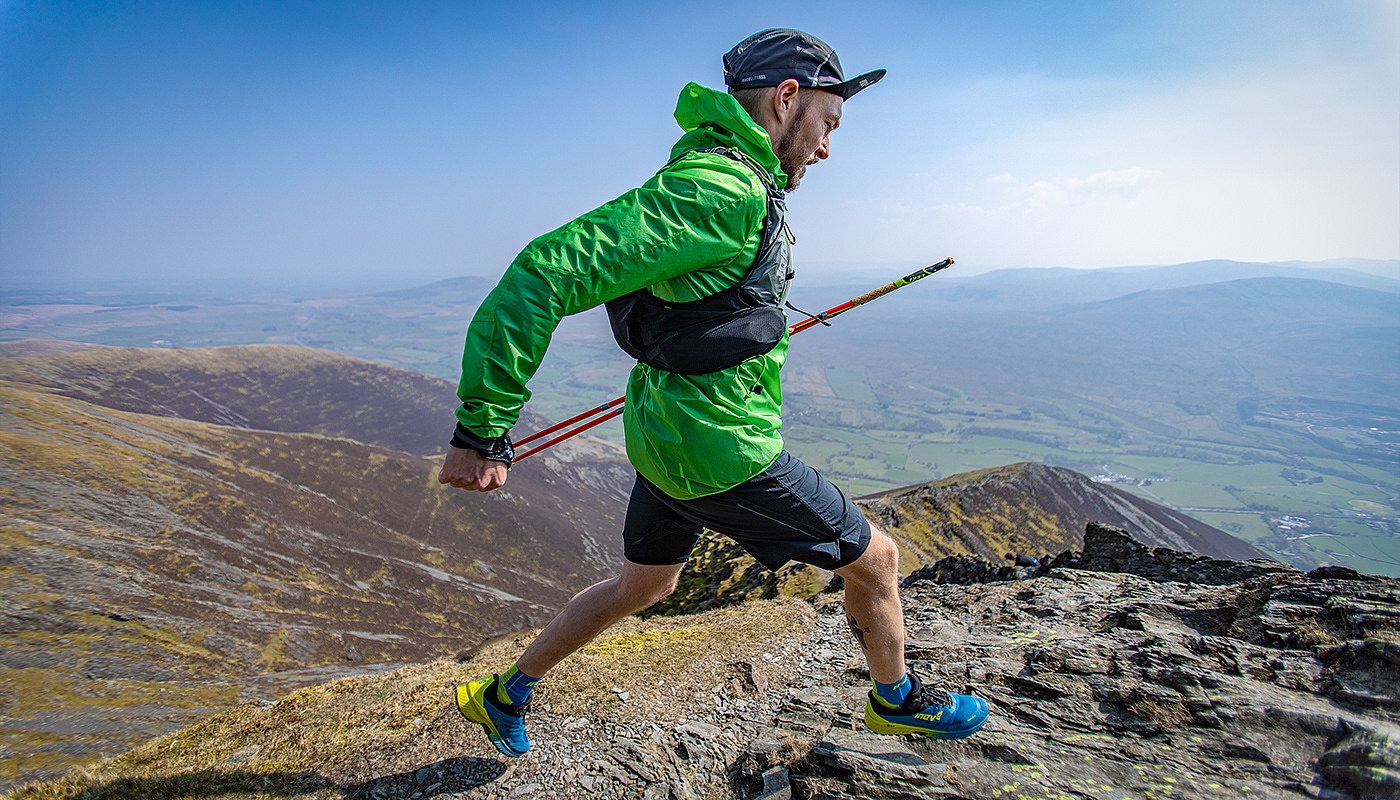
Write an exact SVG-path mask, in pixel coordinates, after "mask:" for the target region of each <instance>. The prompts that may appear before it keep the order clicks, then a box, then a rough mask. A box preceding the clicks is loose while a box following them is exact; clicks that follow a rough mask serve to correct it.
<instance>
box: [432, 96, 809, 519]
mask: <svg viewBox="0 0 1400 800" xmlns="http://www.w3.org/2000/svg"><path fill="white" fill-rule="evenodd" d="M676 121H677V122H678V123H680V126H681V128H682V129H684V130H685V134H684V135H682V136H681V138H680V140H679V141H677V142H676V144H675V146H674V147H673V148H672V150H671V158H672V159H675V158H676V157H678V156H681V155H682V154H684V153H687V152H689V151H692V150H697V149H702V148H709V147H716V146H723V147H737V148H740V149H742V150H743V151H744V152H746V153H748V154H749V155H750V156H752V157H753V158H754V159H755V160H756V161H757V162H758V163H759V164H761V165H762V166H763V167H765V168H766V169H768V170H769V171H770V172H772V173H773V174H774V175H775V176H776V178H777V180H778V185H779V186H785V185H786V184H787V175H786V174H784V173H783V171H782V168H781V166H780V165H779V163H778V158H777V156H775V155H774V154H773V148H772V145H771V143H770V142H769V140H768V134H767V132H766V131H765V130H764V129H763V128H762V127H760V126H759V125H758V124H757V123H755V122H754V121H753V120H752V119H751V118H750V117H749V115H748V113H747V112H745V111H744V109H743V108H742V107H741V106H740V105H739V104H738V102H737V101H735V100H734V98H733V97H730V96H729V95H728V94H725V93H723V92H718V91H715V90H713V89H707V88H705V87H703V86H700V85H698V84H694V83H691V84H688V85H687V86H686V87H685V88H684V89H683V90H681V95H680V100H679V102H678V103H677V105H676ZM766 211H767V204H766V198H765V191H764V187H763V184H762V182H761V181H760V180H759V178H758V177H757V176H756V175H754V173H753V172H752V171H751V170H750V169H748V168H747V167H745V166H743V165H742V164H740V163H738V162H736V161H734V160H733V159H730V158H727V157H725V156H724V155H722V154H718V153H692V154H690V155H688V156H686V157H684V158H681V159H680V160H679V161H678V162H676V163H675V164H672V165H671V166H669V167H667V168H665V169H663V170H662V171H660V172H658V173H657V174H656V175H654V176H653V177H652V178H651V180H649V181H647V182H646V183H645V184H643V185H642V186H640V187H638V188H637V189H633V190H632V191H630V192H627V193H626V194H624V195H622V196H621V197H619V198H617V199H616V200H613V201H611V202H609V203H606V204H604V205H603V206H600V207H599V208H597V209H594V210H593V211H590V212H588V213H587V214H584V215H583V216H581V217H579V218H578V219H576V220H574V221H573V222H570V223H568V224H567V225H564V226H563V227H561V228H558V229H557V230H553V231H550V232H549V233H546V234H544V235H543V236H540V237H539V238H537V239H535V240H534V241H533V242H531V243H530V244H529V245H528V246H526V248H525V249H524V250H523V251H521V253H520V255H518V256H516V258H515V260H514V261H513V262H511V265H510V267H509V268H508V269H507V270H506V272H505V275H503V276H502V277H501V281H500V283H498V284H497V285H496V288H495V289H494V290H492V292H491V294H490V295H488V296H487V297H486V299H485V301H483V302H482V304H481V307H480V308H479V309H477V312H476V315H475V316H474V317H473V318H472V322H471V325H470V327H469V328H468V329H467V340H466V346H465V348H464V350H463V353H462V380H461V383H459V384H458V388H457V394H458V396H459V397H461V398H462V406H461V407H460V408H459V409H458V410H457V419H458V421H460V422H461V423H462V425H463V426H464V427H466V428H467V429H468V430H470V431H472V432H473V433H475V434H477V435H478V436H482V437H488V438H490V437H497V436H501V435H503V434H505V432H506V431H508V430H509V429H510V427H511V426H512V425H514V424H515V421H516V419H517V418H518V417H519V415H520V408H521V406H522V405H523V404H524V403H525V402H526V401H527V400H529V398H530V392H529V390H528V389H526V388H525V383H526V382H527V381H528V380H529V379H530V377H531V376H533V375H534V374H535V370H536V369H538V368H539V365H540V361H541V359H543V358H544V353H545V349H546V347H548V345H549V340H550V337H551V335H552V334H553V333H554V329H555V327H557V326H558V324H559V321H560V319H562V318H563V317H564V316H566V315H568V314H576V313H578V312H580V311H586V310H587V309H590V308H592V307H594V306H597V305H600V304H602V303H604V302H607V301H608V300H611V299H613V298H615V297H620V296H622V295H624V294H627V293H628V292H632V291H635V290H637V289H641V288H649V289H650V291H651V292H652V293H653V294H655V295H657V296H658V297H660V298H662V299H664V300H670V301H676V302H684V301H689V300H698V299H700V298H702V297H707V296H709V295H711V294H714V293H715V292H717V291H719V290H721V289H724V288H726V287H728V286H730V285H733V284H734V283H737V282H738V281H739V279H740V278H742V277H743V275H744V273H745V271H746V270H747V269H748V267H749V265H750V264H751V263H752V262H753V260H754V258H755V256H756V254H757V251H758V246H759V240H760V238H761V237H762V234H763V222H764V215H765V213H766ZM787 344H788V343H787V337H786V336H784V337H783V340H782V341H781V342H779V343H778V345H777V346H776V347H775V348H773V350H771V351H770V352H768V353H766V354H764V355H760V356H754V357H753V358H750V359H748V360H747V361H744V362H743V363H741V364H739V365H738V366H735V367H731V368H729V369H725V370H721V371H719V372H713V373H709V374H705V375H677V374H675V373H671V372H665V371H663V370H658V369H654V368H652V367H648V366H646V365H645V364H638V365H637V366H636V367H635V368H633V370H632V374H631V377H630V378H629V379H628V382H627V404H626V407H625V411H624V412H623V428H624V432H625V435H626V441H627V456H628V458H629V459H630V460H631V461H632V465H633V466H634V467H636V469H637V471H638V472H639V473H641V475H642V476H643V477H645V478H646V479H647V480H649V481H651V482H652V483H654V484H656V486H658V487H659V488H660V489H662V490H663V491H665V492H666V493H667V494H669V495H671V496H672V497H677V498H681V499H690V498H694V497H703V496H705V495H709V494H714V493H716V492H721V491H724V490H725V489H728V488H730V487H733V486H735V485H737V484H740V483H743V482H744V481H746V480H748V479H749V478H751V477H753V476H754V475H757V474H758V473H759V472H761V471H762V470H763V469H764V468H765V467H767V466H768V465H769V464H770V463H772V461H773V459H775V458H777V456H778V454H779V452H781V451H782V447H783V441H782V435H781V428H782V419H781V414H780V411H781V406H782V387H781V385H780V383H779V379H778V371H779V370H780V369H781V367H782V365H783V358H784V356H785V355H786V354H787Z"/></svg>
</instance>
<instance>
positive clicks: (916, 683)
mask: <svg viewBox="0 0 1400 800" xmlns="http://www.w3.org/2000/svg"><path fill="white" fill-rule="evenodd" d="M909 682H910V683H911V684H913V685H912V687H911V688H910V689H909V696H908V697H905V698H904V704H903V705H901V706H900V707H899V708H890V707H889V706H888V705H885V704H884V703H883V702H881V701H880V700H879V699H877V698H876V697H875V693H874V692H871V693H870V698H869V699H868V700H866V701H865V727H867V728H869V729H870V730H872V731H875V732H876V733H884V734H890V735H899V734H904V733H921V734H923V735H925V736H932V737H934V738H935V739H961V738H963V737H964V736H971V735H972V734H974V733H976V732H977V731H979V730H981V729H982V725H983V724H985V723H986V722H987V701H986V700H983V699H982V698H980V697H973V696H972V695H967V694H951V693H949V692H945V691H944V690H942V689H932V688H928V687H925V686H924V682H923V681H921V680H919V676H918V675H915V674H914V673H912V672H910V673H909Z"/></svg>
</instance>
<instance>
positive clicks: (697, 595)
mask: <svg viewBox="0 0 1400 800" xmlns="http://www.w3.org/2000/svg"><path fill="white" fill-rule="evenodd" d="M855 503H856V505H857V506H859V507H860V508H861V509H862V510H863V511H864V512H865V514H866V516H867V517H868V518H869V519H870V520H871V521H872V522H874V523H875V524H877V525H879V526H880V527H881V528H883V529H884V530H885V532H887V533H889V534H890V536H891V537H893V538H894V540H895V543H896V544H897V545H899V549H900V568H901V572H903V573H906V574H907V573H910V572H913V571H914V570H915V569H918V568H919V567H921V566H924V565H927V564H932V563H934V562H935V561H937V560H939V559H940V558H943V557H945V556H949V555H955V554H961V553H971V554H974V555H978V556H981V557H982V558H985V559H987V560H989V561H991V562H993V563H998V564H1009V563H1010V562H1007V561H1005V560H1004V556H1005V554H1006V553H1012V554H1013V555H1018V556H1019V555H1029V556H1034V557H1039V556H1041V555H1044V554H1058V553H1061V552H1064V551H1066V550H1079V549H1081V548H1082V547H1083V544H1084V530H1085V527H1086V526H1087V525H1088V524H1089V523H1091V522H1092V523H1099V524H1107V525H1111V526H1114V527H1116V528H1122V529H1124V530H1126V531H1129V532H1130V534H1131V536H1132V537H1133V538H1134V539H1135V540H1137V541H1138V542H1141V543H1142V544H1144V545H1146V546H1148V547H1166V548H1169V549H1172V550H1178V551H1182V552H1188V553H1196V554H1199V555H1203V556H1210V557H1212V558H1222V559H1239V560H1247V559H1254V558H1267V556H1266V555H1265V554H1264V553H1262V552H1260V551H1259V550H1258V549H1256V548H1254V547H1253V546H1251V545H1250V544H1249V543H1247V542H1244V541H1241V540H1240V539H1237V538H1235V537H1233V536H1231V535H1229V534H1228V533H1225V532H1224V531H1221V530H1218V529H1216V528H1213V527H1211V526H1210V525H1207V524H1205V523H1203V522H1201V521H1200V520H1197V519H1193V518H1191V517H1188V516H1186V515H1185V514H1181V513H1179V512H1176V511H1173V510H1171V509H1169V508H1166V507H1164V506H1160V505H1157V504H1156V503H1152V502H1149V501H1147V500H1143V499H1142V498H1140V497H1137V496H1134V495H1131V494H1129V493H1127V492H1125V491H1123V490H1121V489H1117V488H1115V487H1113V486H1107V485H1104V484H1101V483H1096V482H1094V481H1092V480H1090V479H1089V478H1088V477H1086V476H1084V475H1082V474H1080V473H1078V472H1075V471H1074V470H1070V469H1065V468H1063V467H1051V466H1046V465H1044V464H1032V463H1021V464H1010V465H1008V466H1005V467H998V468H996V469H989V470H982V471H979V472H970V473H963V474H960V475H954V476H952V477H949V478H945V479H943V480H940V481H933V482H931V483H924V484H918V485H915V486H906V487H904V488H901V489H894V490H892V491H888V492H881V493H878V494H873V495H868V496H866V497H859V498H856V499H855ZM830 579H831V576H830V575H829V574H827V573H822V572H821V571H819V570H814V569H813V568H811V567H808V566H805V565H802V564H796V563H793V564H788V565H787V566H785V567H783V568H782V569H781V570H779V571H778V572H777V573H770V572H768V571H767V570H765V569H764V568H763V567H762V566H761V565H759V564H758V562H756V561H754V559H753V558H752V557H751V556H749V555H748V554H747V553H745V552H744V550H743V549H742V548H740V547H739V546H738V545H736V544H734V543H733V542H731V541H729V540H728V539H725V538H723V537H720V536H716V535H714V534H711V533H706V534H705V536H704V537H703V538H702V539H701V541H700V543H699V544H698V545H697V546H696V550H695V552H694V553H693V554H692V559H691V561H690V563H688V564H686V567H685V569H684V571H682V573H681V577H680V582H679V586H678V589H677V591H676V593H675V594H673V595H671V596H670V597H668V598H667V599H665V600H663V601H661V603H659V604H658V605H657V607H656V609H655V610H656V611H657V612H659V613H663V614H690V613H695V612H697V611H704V610H708V609H712V608H721V607H725V606H732V605H736V604H738V603H741V602H743V601H745V600H753V599H760V598H773V597H782V596H794V597H811V596H813V595H815V594H817V593H818V592H819V591H821V590H823V589H824V588H825V587H826V586H827V584H828V583H829V581H830Z"/></svg>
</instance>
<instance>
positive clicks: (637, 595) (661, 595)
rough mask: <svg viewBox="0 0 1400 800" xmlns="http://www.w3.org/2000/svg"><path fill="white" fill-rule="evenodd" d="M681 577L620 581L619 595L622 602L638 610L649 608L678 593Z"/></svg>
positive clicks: (618, 584) (618, 586)
mask: <svg viewBox="0 0 1400 800" xmlns="http://www.w3.org/2000/svg"><path fill="white" fill-rule="evenodd" d="M679 579H680V575H679V574H676V575H672V576H669V577H668V578H663V579H660V580H650V581H635V580H634V581H618V583H617V589H616V590H617V593H618V595H619V596H620V598H621V599H622V602H623V603H625V604H627V605H629V606H633V607H634V608H636V609H643V608H648V607H650V606H652V605H654V604H656V603H659V602H661V601H662V600H665V599H666V598H667V597H669V596H670V595H671V593H672V592H674V591H676V584H677V582H678V581H679Z"/></svg>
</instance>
